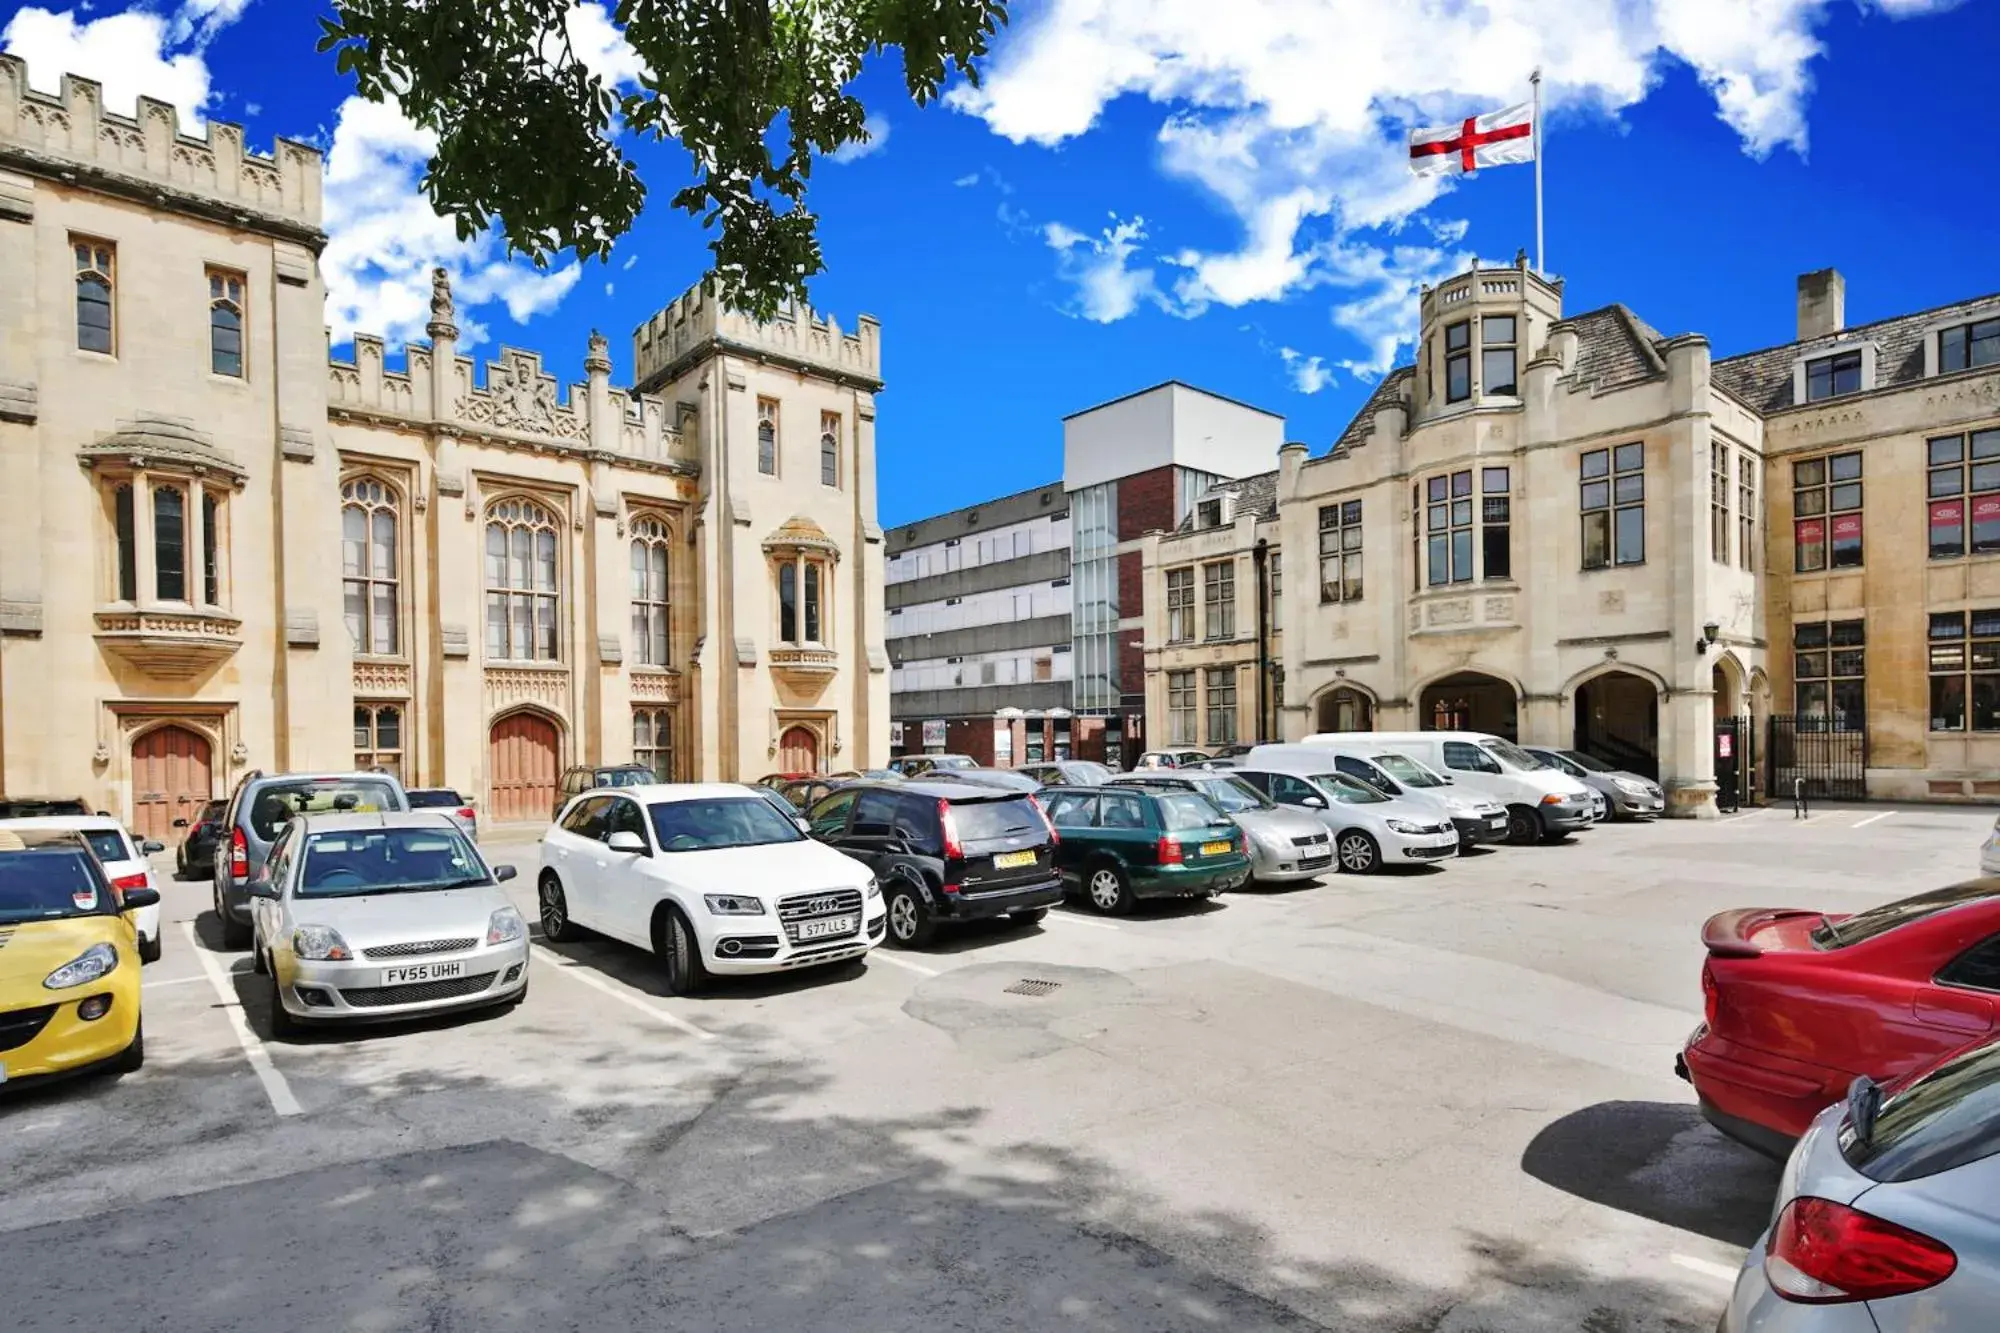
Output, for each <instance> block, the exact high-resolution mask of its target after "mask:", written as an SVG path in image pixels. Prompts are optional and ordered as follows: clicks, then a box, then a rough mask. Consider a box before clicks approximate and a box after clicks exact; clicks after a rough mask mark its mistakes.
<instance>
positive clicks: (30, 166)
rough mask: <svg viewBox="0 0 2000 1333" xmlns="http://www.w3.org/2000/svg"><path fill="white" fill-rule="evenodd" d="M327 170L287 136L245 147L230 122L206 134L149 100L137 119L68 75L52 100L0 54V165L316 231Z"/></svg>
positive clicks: (213, 125) (315, 154)
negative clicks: (268, 149)
mask: <svg viewBox="0 0 2000 1333" xmlns="http://www.w3.org/2000/svg"><path fill="white" fill-rule="evenodd" d="M324 167H325V163H324V160H323V159H322V158H321V156H320V152H319V150H318V149H316V148H314V147H312V146H311V145H309V144H303V143H299V142H297V141H295V140H292V139H285V138H280V139H279V140H278V141H277V144H276V146H275V148H274V150H273V152H272V154H271V155H270V156H269V157H264V156H260V155H258V154H255V153H248V152H245V151H244V148H243V127H242V126H241V125H232V124H230V123H228V122H227V121H210V122H209V123H208V133H207V135H206V136H205V137H201V138H197V137H194V136H193V135H188V134H183V133H182V132H181V123H180V112H179V111H178V110H176V109H175V108H174V107H173V106H171V105H169V104H168V103H166V102H159V101H155V100H154V99H152V98H150V97H141V98H140V99H139V104H138V114H137V115H136V116H123V115H119V114H117V113H116V112H110V111H106V110H105V109H104V89H103V88H102V87H101V86H100V85H99V84H98V83H97V82H96V81H94V80H91V79H84V78H79V77H77V76H76V75H73V74H65V75H64V76H63V80H62V91H61V93H60V95H59V96H55V97H51V96H49V95H48V94H46V93H42V92H37V91H35V90H34V89H32V88H30V87H29V86H28V65H27V62H26V61H24V60H22V59H21V58H20V57H18V56H10V55H0V171H9V170H10V171H19V172H22V173H25V174H27V175H31V176H43V177H55V178H58V179H61V178H64V177H88V178H89V180H88V183H89V184H90V185H92V186H93V187H96V188H100V189H105V190H107V192H110V193H121V194H131V195H134V196H135V197H151V198H156V199H161V200H162V202H164V203H165V204H166V205H167V206H168V207H172V206H173V205H174V203H175V202H181V203H183V204H186V205H188V206H191V207H199V206H202V205H205V206H206V208H207V210H217V209H219V210H221V211H223V212H226V213H227V214H230V215H234V216H239V217H240V218H241V220H243V221H246V222H249V221H254V220H257V219H259V218H261V219H264V220H268V221H271V222H276V223H288V224H291V227H290V229H292V230H296V231H302V232H311V233H317V232H318V230H319V225H320V182H321V176H322V175H323V172H324ZM121 186H122V187H123V188H120V187H121Z"/></svg>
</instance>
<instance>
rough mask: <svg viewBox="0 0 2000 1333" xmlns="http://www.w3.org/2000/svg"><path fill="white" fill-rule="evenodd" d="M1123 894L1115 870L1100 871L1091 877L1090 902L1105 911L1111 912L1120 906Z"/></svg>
mask: <svg viewBox="0 0 2000 1333" xmlns="http://www.w3.org/2000/svg"><path fill="white" fill-rule="evenodd" d="M1123 892H1124V890H1123V888H1122V887H1121V886H1120V885H1119V883H1118V872H1117V871H1115V870H1100V871H1098V872H1097V873H1096V874H1094V875H1092V876H1091V877H1090V901H1091V902H1093V903H1095V904H1096V905H1097V906H1098V907H1100V908H1102V909H1103V910H1104V911H1107V912H1109V911H1110V910H1112V909H1113V908H1115V907H1116V906H1118V899H1119V898H1120V897H1121V896H1122V894H1123Z"/></svg>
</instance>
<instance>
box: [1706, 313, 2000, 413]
mask: <svg viewBox="0 0 2000 1333" xmlns="http://www.w3.org/2000/svg"><path fill="white" fill-rule="evenodd" d="M1996 302H2000V293H1992V294H1989V295H1986V296H1976V297H1973V298H1972V299H1971V300H1969V301H1954V302H1952V303H1951V304H1950V305H1941V306H1937V307H1935V308H1933V309H1930V310H1918V311H1915V312H1913V313H1911V314H1907V315H1892V316H1891V317H1889V318H1888V319H1878V320H1876V321H1875V322H1874V323H1872V324H1856V325H1854V326H1853V327H1851V328H1845V329H1841V330H1840V331H1839V332H1837V333H1829V334H1826V335H1824V336H1823V337H1819V338H1807V339H1805V340H1804V341H1802V342H1788V343H1781V344H1779V345H1778V346H1776V347H1766V348H1762V349H1761V350H1758V351H1755V352H1744V353H1742V354H1741V355H1739V356H1731V357H1725V358H1723V359H1722V360H1719V361H1717V362H1716V363H1715V364H1714V366H1713V368H1712V369H1711V371H1710V374H1711V376H1712V378H1713V379H1714V381H1715V383H1716V385H1717V386H1718V387H1720V388H1722V389H1724V390H1726V391H1727V392H1729V393H1730V394H1732V395H1734V396H1735V397H1737V398H1739V399H1741V400H1742V401H1743V403H1744V405H1745V406H1747V407H1749V408H1750V409H1751V410H1752V411H1754V412H1759V413H1766V414H1768V413H1771V412H1780V411H1783V410H1785V409H1786V408H1789V407H1792V406H1794V404H1793V402H1792V362H1793V361H1795V360H1797V359H1798V358H1799V357H1800V356H1801V355H1805V356H1810V355H1812V354H1813V353H1814V352H1817V351H1819V350H1820V349H1821V348H1826V347H1832V346H1834V345H1835V344H1837V343H1848V342H1872V343H1874V344H1875V349H1876V350H1875V387H1876V388H1878V389H1887V388H1891V387H1893V386H1895V385H1899V384H1909V383H1913V382H1914V381H1917V380H1921V379H1922V378H1923V377H1924V330H1925V329H1926V328H1928V327H1929V326H1930V325H1932V324H1933V323H1936V322H1938V321H1941V320H1949V319H1950V318H1951V317H1952V316H1953V315H1959V314H1963V315H1965V316H1967V317H1968V318H1969V317H1971V316H1972V315H1973V314H1974V313H1975V312H1978V311H1979V310H1980V307H1982V306H1983V307H1988V308H1989V309H1990V308H1991V307H1992V306H1993V305H1994V304H1995V303H1996Z"/></svg>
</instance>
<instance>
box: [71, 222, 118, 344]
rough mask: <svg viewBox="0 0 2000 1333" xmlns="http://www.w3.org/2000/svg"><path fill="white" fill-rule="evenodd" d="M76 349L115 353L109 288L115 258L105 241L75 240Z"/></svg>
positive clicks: (113, 274) (115, 341)
mask: <svg viewBox="0 0 2000 1333" xmlns="http://www.w3.org/2000/svg"><path fill="white" fill-rule="evenodd" d="M72 245H73V248H74V249H75V251H76V345H77V346H78V347H80V348H82V349H83V350H84V351H86V352H102V353H104V354H105V355H106V356H110V355H111V354H112V353H113V352H114V351H115V350H116V349H117V340H116V338H115V337H114V335H113V329H112V320H111V286H112V282H113V280H114V278H115V276H116V270H115V269H114V268H113V265H114V263H115V262H116V255H115V252H114V250H113V249H112V246H111V244H110V242H108V241H86V240H77V241H73V242H72Z"/></svg>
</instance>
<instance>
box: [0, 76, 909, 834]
mask: <svg viewBox="0 0 2000 1333" xmlns="http://www.w3.org/2000/svg"><path fill="white" fill-rule="evenodd" d="M26 74H27V72H26V69H25V67H24V66H23V65H22V64H21V62H19V61H18V60H15V59H12V58H9V57H0V273H5V274H6V276H7V280H6V281H5V282H4V283H0V477H4V478H5V481H4V488H5V491H6V494H7V497H8V499H9V501H10V504H9V506H8V509H9V517H8V522H7V523H6V524H5V525H0V783H4V790H5V791H6V792H7V793H9V794H16V795H26V794H60V795H83V796H85V797H87V798H88V799H89V800H90V801H91V803H92V804H93V805H95V806H98V807H101V808H104V809H107V810H111V811H114V812H117V813H120V814H122V815H123V816H124V817H125V818H127V819H128V820H129V821H130V822H131V823H132V825H133V827H134V828H135V829H137V830H139V831H141V832H144V833H147V834H154V835H157V834H162V833H164V832H165V831H166V830H167V829H168V828H170V827H171V826H172V824H173V821H174V820H175V819H177V818H187V817H191V816H192V815H193V814H194V813H195V812H196V811H197V810H198V809H199V807H200V805H201V803H202V802H203V801H205V800H206V799H208V798H210V797H212V796H219V795H223V794H225V793H226V792H227V791H228V790H229V789H230V787H231V785H232V784H233V783H234V781H235V780H236V779H237V778H239V777H240V776H241V775H242V774H243V773H244V772H245V771H246V770H248V769H251V768H261V769H266V770H294V771H301V770H345V769H350V768H355V767H378V766H379V767H382V768H386V769H389V770H392V771H394V772H396V773H398V774H400V775H401V776H402V777H403V779H404V780H405V781H406V782H408V783H410V784H412V785H417V784H423V785H433V784H435V785H448V786H453V787H456V788H458V789H459V790H461V791H462V792H465V793H467V794H471V795H473V796H474V797H475V799H477V800H478V801H479V803H480V804H481V806H482V808H483V810H484V811H485V813H486V814H487V816H488V818H490V819H500V820H506V819H537V818H539V819H546V818H547V817H548V812H549V809H550V807H551V804H552V802H553V800H554V794H555V785H556V781H557V776H558V774H559V773H560V771H561V770H562V769H563V768H564V767H565V766H568V765H572V764H586V763H599V762H612V761H625V760H637V761H638V762H640V763H644V764H648V765H650V766H652V767H653V768H654V769H655V770H656V771H657V772H658V773H659V774H660V775H661V776H662V777H671V778H684V779H697V778H707V779H724V780H727V779H738V778H741V779H753V778H755V777H757V776H759V775H760V774H762V773H765V772H768V771H770V770H773V769H802V770H814V769H821V768H830V767H831V768H846V767H863V766H867V765H869V764H876V763H880V762H882V761H883V760H884V759H885V758H886V757H887V740H888V674H887V658H886V656H885V655H884V653H883V652H882V649H881V646H880V645H881V643H882V611H881V594H880V588H881V584H882V554H881V550H882V547H881V533H880V530H879V529H878V528H877V526H876V524H875V493H874V478H875V459H874V415H875V409H874V394H875V392H876V391H877V390H879V389H880V387H881V378H880V369H879V367H880V360H879V339H878V329H877V326H876V324H875V322H874V321H873V320H871V319H867V318H865V317H864V318H863V319H862V320H861V321H860V324H859V327H858V328H857V329H856V330H855V331H854V332H851V333H848V332H843V331H842V330H841V329H840V328H839V327H838V326H836V325H835V324H834V323H833V322H832V321H831V320H822V319H820V318H819V317H816V316H814V315H813V314H812V313H811V312H809V311H805V310H794V311H790V312H787V313H786V314H785V315H784V316H782V317H781V318H779V319H778V320H777V321H775V322H773V323H770V324H765V325H758V324H753V323H751V322H750V321H748V320H746V319H744V318H742V317H740V316H738V315H736V314H734V313H732V312H729V311H727V310H725V309H723V308H721V307H720V305H719V304H718V303H717V301H716V300H715V299H714V298H713V296H712V295H711V294H710V293H709V292H707V291H706V290H704V289H700V288H697V289H696V290H694V291H691V292H689V293H687V294H686V295H685V296H683V297H681V298H680V299H679V300H676V301H675V302H673V303H672V304H671V305H669V306H667V307H666V309H664V310H663V311H661V312H660V313H659V314H658V315H656V316H655V317H653V318H652V319H650V320H648V321H647V322H646V323H645V324H644V325H643V326H641V327H640V328H639V329H638V330H637V331H636V332H635V334H634V337H633V359H634V363H635V367H636V376H637V379H638V387H637V388H636V389H634V390H631V391H627V390H624V389H619V388H614V387H613V385H612V383H611V359H610V356H609V349H608V347H607V344H606V343H605V340H604V339H602V338H600V337H596V336H593V337H592V339H591V343H590V347H589V355H588V357H587V359H586V361H585V372H586V376H587V379H586V381H585V382H584V383H581V384H576V385H573V386H569V388H568V390H567V392H566V393H565V392H564V391H562V390H561V389H560V388H559V386H558V385H557V384H556V382H555V380H554V378H553V377H552V376H551V375H549V374H547V373H546V372H545V371H544V370H543V368H542V365H541V360H540V358H539V357H538V356H537V355H536V354H535V353H533V352H528V351H521V350H516V349H511V348H503V349H501V350H500V351H499V352H498V354H497V356H496V357H495V358H494V359H493V360H491V361H490V362H488V363H487V364H485V365H483V366H482V365H480V364H479V363H478V361H476V360H475V359H474V358H473V357H470V356H466V355H462V354H461V353H460V351H459V346H458V343H459V332H458V328H457V326H456V323H455V319H454V311H453V306H452V296H451V291H450V289H449V286H448V285H447V283H446V281H445V278H444V275H443V273H442V271H440V273H439V274H438V277H437V281H436V285H435V290H434V293H433V297H432V313H431V319H430V323H429V326H428V332H429V334H430V341H429V342H428V343H427V344H425V345H419V346H411V347H407V348H404V349H403V350H402V353H401V355H400V356H399V357H396V358H394V359H393V360H392V358H391V357H390V356H389V354H388V352H387V349H386V348H385V347H384V346H383V343H382V342H381V340H379V339H376V338H370V337H366V336H357V337H356V338H355V339H354V345H353V359H352V360H351V361H333V360H330V359H329V357H328V348H327V338H326V332H325V328H324V323H323V310H322V307H323V301H324V292H323V289H322V286H321V280H320V275H319V271H318V267H317V255H318V252H319V250H320V248H321V245H322V243H323V240H324V237H323V235H322V233H321V232H320V230H319V218H320V189H321V171H322V163H321V160H320V157H319V155H318V153H316V152H315V151H314V150H313V149H311V148H309V147H307V146H305V145H303V144H298V143H293V142H289V141H283V140H281V141H280V142H279V143H278V145H277V147H276V152H275V154H274V155H273V156H271V157H261V156H255V155H251V154H248V153H246V152H245V151H244V146H243V135H242V131H241V130H240V128H238V127H236V126H232V125H227V124H221V123H217V124H213V125H211V126H210V127H209V129H208V132H207V135H206V137H205V138H193V137H189V136H187V135H184V134H182V133H181V132H180V129H179V125H178V120H177V117H176V113H175V111H174V109H173V108H172V107H170V106H167V105H165V104H163V103H159V102H154V101H150V100H145V99H142V100H141V102H140V103H139V106H138V112H137V115H136V117H134V118H129V119H128V118H126V117H123V116H119V115H116V114H111V113H108V112H107V111H105V109H104V108H103V106H102V98H101V94H100V90H99V89H98V87H97V86H96V85H95V84H93V83H90V82H87V81H85V80H82V79H74V78H72V79H66V80H64V82H63V85H62V90H61V95H60V97H49V96H45V95H43V94H41V93H38V92H33V91H30V89H29V87H28V82H27V76H26Z"/></svg>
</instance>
